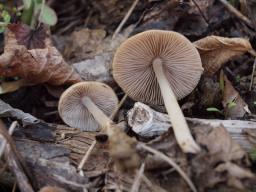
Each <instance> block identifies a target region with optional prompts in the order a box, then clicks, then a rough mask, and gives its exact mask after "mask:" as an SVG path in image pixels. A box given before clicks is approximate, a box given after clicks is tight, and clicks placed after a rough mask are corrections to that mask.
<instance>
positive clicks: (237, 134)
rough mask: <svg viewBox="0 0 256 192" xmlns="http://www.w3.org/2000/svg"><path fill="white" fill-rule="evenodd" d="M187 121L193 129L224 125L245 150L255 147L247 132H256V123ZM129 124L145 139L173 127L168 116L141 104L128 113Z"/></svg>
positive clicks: (214, 120) (195, 119) (193, 119)
mask: <svg viewBox="0 0 256 192" xmlns="http://www.w3.org/2000/svg"><path fill="white" fill-rule="evenodd" d="M186 120H187V121H188V123H189V125H190V127H191V128H193V127H195V126H197V125H208V126H212V127H213V128H215V127H218V126H219V125H220V124H222V125H223V126H224V127H225V128H226V129H227V131H228V132H229V133H230V135H231V137H232V138H233V139H234V140H235V141H237V142H238V143H239V144H240V145H241V146H242V147H243V148H244V149H245V150H250V149H252V148H253V146H254V144H253V143H252V142H251V141H250V140H249V136H248V134H247V132H249V131H253V132H254V131H255V132H256V122H252V121H241V120H216V119H197V118H186ZM128 123H129V125H130V126H131V127H132V130H133V131H134V132H136V133H137V134H139V135H140V136H143V137H153V136H158V135H161V134H162V133H164V132H166V131H168V129H169V128H170V127H171V123H170V121H169V117H168V115H166V114H163V113H159V112H157V111H155V110H153V109H151V108H150V107H149V106H147V105H145V104H143V103H140V102H137V103H135V105H134V107H133V108H132V109H131V110H130V111H129V112H128ZM200 127H203V126H200Z"/></svg>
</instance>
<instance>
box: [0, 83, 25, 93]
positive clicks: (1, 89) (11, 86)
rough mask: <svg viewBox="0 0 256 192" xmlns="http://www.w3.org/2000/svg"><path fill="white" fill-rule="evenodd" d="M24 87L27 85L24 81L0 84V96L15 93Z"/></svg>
mask: <svg viewBox="0 0 256 192" xmlns="http://www.w3.org/2000/svg"><path fill="white" fill-rule="evenodd" d="M26 85H28V83H27V82H26V81H25V80H24V79H19V80H17V81H11V82H2V83H1V84H0V95H1V94H5V93H9V92H13V91H16V90H18V89H19V88H21V87H23V86H26Z"/></svg>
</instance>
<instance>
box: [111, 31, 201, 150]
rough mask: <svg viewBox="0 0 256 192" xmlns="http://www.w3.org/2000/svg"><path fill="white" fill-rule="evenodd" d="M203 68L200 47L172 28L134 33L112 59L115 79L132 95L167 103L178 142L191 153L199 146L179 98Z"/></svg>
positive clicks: (191, 85) (158, 102) (145, 99)
mask: <svg viewBox="0 0 256 192" xmlns="http://www.w3.org/2000/svg"><path fill="white" fill-rule="evenodd" d="M202 72H203V67H202V63H201V59H200V55H199V53H198V51H197V49H196V48H195V47H194V46H193V44H192V43H191V42H190V41H189V40H188V39H187V38H186V37H184V36H183V35H181V34H179V33H176V32H172V31H163V30H149V31H146V32H142V33H139V34H137V35H134V36H133V37H130V38H129V39H127V40H126V41H125V42H123V43H122V44H121V46H120V47H119V48H118V49H117V51H116V54H115V56H114V60H113V76H114V79H115V80H116V82H117V83H118V84H119V86H120V87H121V88H122V89H123V90H124V92H126V93H127V94H128V95H129V96H130V97H131V98H133V99H134V100H137V101H142V102H146V103H150V104H157V105H161V104H165V106H166V109H167V112H168V114H169V117H170V120H171V122H172V126H173V130H174V134H175V137H176V139H177V142H178V144H179V145H180V147H181V148H182V150H183V151H184V152H190V153H196V152H198V151H199V150H200V147H199V146H198V145H197V143H196V142H195V141H194V139H193V137H192V135H191V133H190V130H189V128H188V125H187V122H186V120H185V118H184V115H183V113H182V111H181V109H180V107H179V104H178V102H177V99H181V98H183V97H185V96H187V95H188V94H189V93H190V92H191V91H192V90H193V89H194V88H195V87H196V85H197V84H198V81H199V80H200V77H201V74H202ZM176 98H177V99H176Z"/></svg>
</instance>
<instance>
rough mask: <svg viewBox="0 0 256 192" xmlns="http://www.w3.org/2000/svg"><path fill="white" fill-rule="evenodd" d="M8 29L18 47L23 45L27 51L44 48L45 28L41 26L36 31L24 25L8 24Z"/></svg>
mask: <svg viewBox="0 0 256 192" xmlns="http://www.w3.org/2000/svg"><path fill="white" fill-rule="evenodd" d="M8 28H9V29H10V31H11V32H12V33H14V34H15V38H16V40H17V43H18V44H19V45H24V46H25V47H26V48H27V49H43V48H45V39H46V37H47V33H46V31H47V29H46V26H44V25H43V24H41V25H40V26H39V27H38V28H37V29H31V28H30V27H29V26H28V25H26V24H22V23H19V24H9V25H8Z"/></svg>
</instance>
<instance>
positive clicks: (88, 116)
mask: <svg viewBox="0 0 256 192" xmlns="http://www.w3.org/2000/svg"><path fill="white" fill-rule="evenodd" d="M117 105H118V99H117V96H116V94H115V92H114V91H113V90H112V89H111V88H110V87H109V86H108V85H106V84H104V83H100V82H92V81H91V82H90V81H89V82H80V83H77V84H74V85H72V86H71V87H69V88H68V89H67V90H66V91H65V92H64V93H63V94H62V95H61V97H60V101H59V105H58V110H59V114H60V117H61V118H62V120H63V121H64V122H65V123H66V124H68V125H69V126H71V127H75V128H79V129H81V130H83V131H98V130H100V128H101V127H104V126H106V125H107V124H109V123H112V121H111V120H110V119H109V118H108V116H110V115H111V113H112V112H113V111H114V109H115V108H116V107H117Z"/></svg>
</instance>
